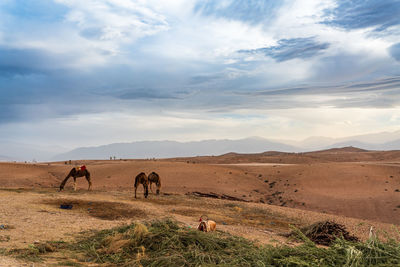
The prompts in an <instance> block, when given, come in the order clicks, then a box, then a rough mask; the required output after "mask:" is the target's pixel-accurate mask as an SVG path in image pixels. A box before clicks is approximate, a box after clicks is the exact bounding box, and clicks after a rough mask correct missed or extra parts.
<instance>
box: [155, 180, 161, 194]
mask: <svg viewBox="0 0 400 267" xmlns="http://www.w3.org/2000/svg"><path fill="white" fill-rule="evenodd" d="M156 185H157V190H156V192H157V195H159V194H160V188H161V183H157V184H156Z"/></svg>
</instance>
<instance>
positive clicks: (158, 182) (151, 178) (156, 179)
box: [147, 172, 161, 195]
mask: <svg viewBox="0 0 400 267" xmlns="http://www.w3.org/2000/svg"><path fill="white" fill-rule="evenodd" d="M147 178H148V179H149V184H150V190H151V192H152V193H153V194H154V192H153V188H152V187H151V186H152V185H153V183H155V184H156V186H157V190H156V192H157V195H159V194H160V188H161V180H160V176H159V175H158V174H157V173H155V172H152V173H150V174H149V176H148V177H147Z"/></svg>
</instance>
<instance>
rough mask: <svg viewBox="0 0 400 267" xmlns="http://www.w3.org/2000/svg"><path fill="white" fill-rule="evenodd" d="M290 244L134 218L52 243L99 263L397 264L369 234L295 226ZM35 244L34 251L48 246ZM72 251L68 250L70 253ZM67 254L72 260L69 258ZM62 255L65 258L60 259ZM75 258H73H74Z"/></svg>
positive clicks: (398, 248) (391, 246)
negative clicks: (315, 235) (325, 239)
mask: <svg viewBox="0 0 400 267" xmlns="http://www.w3.org/2000/svg"><path fill="white" fill-rule="evenodd" d="M297 233H298V238H300V239H301V240H302V241H303V242H304V243H303V244H302V245H299V246H296V247H289V246H285V245H284V246H276V247H275V246H272V245H267V246H261V245H258V244H255V243H253V242H251V241H249V240H246V239H244V238H241V237H236V236H232V235H230V234H227V233H223V232H213V233H203V232H200V231H197V230H194V229H191V228H189V227H187V226H184V225H180V224H178V223H177V222H174V221H172V220H162V221H153V222H151V223H146V224H141V223H134V224H131V225H127V226H123V227H117V228H113V229H109V230H103V231H99V232H95V233H92V234H90V235H89V236H88V235H87V234H86V235H85V236H82V237H81V239H80V240H79V241H78V242H76V243H73V244H68V245H63V246H59V247H57V246H54V245H53V243H52V244H51V245H52V247H53V248H54V247H55V249H60V250H64V251H65V252H68V253H64V254H65V255H66V254H68V255H75V256H74V257H75V258H74V259H71V261H70V262H71V263H74V264H76V265H78V264H79V263H80V264H82V265H85V264H89V263H90V264H93V263H96V264H104V265H105V266H215V265H219V266H399V265H400V243H399V241H398V240H393V239H389V240H387V241H385V242H383V241H380V240H379V239H377V238H375V239H371V240H369V241H367V242H352V241H345V240H343V239H336V240H335V241H334V242H333V243H332V244H331V245H330V246H329V247H319V246H316V244H315V243H314V242H312V241H311V240H310V239H308V238H307V237H306V236H305V235H304V234H302V233H301V231H299V230H298V231H297ZM42 247H44V249H43V248H42V249H40V248H38V247H35V248H34V249H33V248H31V249H32V250H33V251H35V253H36V255H44V254H43V253H46V252H47V251H48V249H47V248H46V244H45V245H43V246H42ZM70 252H73V253H70ZM72 260H73V261H72ZM64 261H65V259H64ZM76 261H78V262H76Z"/></svg>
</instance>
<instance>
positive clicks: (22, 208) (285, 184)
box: [0, 147, 400, 266]
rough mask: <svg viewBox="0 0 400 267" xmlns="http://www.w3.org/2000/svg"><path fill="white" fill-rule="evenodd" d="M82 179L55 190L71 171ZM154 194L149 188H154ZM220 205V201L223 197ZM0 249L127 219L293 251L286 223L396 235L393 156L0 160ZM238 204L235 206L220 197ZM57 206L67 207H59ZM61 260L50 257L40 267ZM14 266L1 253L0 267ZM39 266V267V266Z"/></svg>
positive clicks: (399, 211)
mask: <svg viewBox="0 0 400 267" xmlns="http://www.w3.org/2000/svg"><path fill="white" fill-rule="evenodd" d="M80 165H86V166H87V168H88V170H89V171H90V172H91V177H92V182H93V188H92V189H93V190H92V191H90V192H88V191H87V181H86V180H85V178H78V179H77V185H78V190H77V191H76V192H74V191H73V189H72V184H73V183H72V182H73V181H72V178H71V179H70V180H69V181H68V183H67V186H66V188H65V190H64V191H63V192H58V187H59V185H60V183H61V181H62V180H63V179H64V177H65V175H66V174H67V173H68V171H69V170H70V169H71V168H72V167H74V166H80ZM142 171H143V172H145V173H146V174H149V173H150V172H151V171H155V172H157V173H158V174H159V175H160V177H161V181H162V188H161V194H160V195H155V194H152V193H151V192H150V195H149V197H148V199H144V196H143V188H142V187H139V189H138V198H137V199H135V198H134V187H133V183H134V177H135V176H136V175H137V174H138V173H139V172H142ZM154 191H155V190H154ZM202 194H204V195H210V196H215V197H219V198H223V199H217V198H212V197H201V195H202ZM224 198H225V199H224ZM0 199H1V202H0V224H1V225H4V226H7V227H6V229H0V248H3V249H4V248H24V247H27V246H29V244H34V243H35V242H43V241H49V240H52V241H57V240H63V241H71V240H74V239H75V238H76V236H77V235H78V234H79V233H81V232H82V231H87V230H99V229H106V228H111V227H113V226H119V225H123V224H127V223H130V222H132V221H149V220H153V219H161V218H165V217H172V218H174V219H175V220H177V221H179V222H181V223H183V224H185V225H187V226H188V227H192V228H193V227H196V226H197V224H198V219H199V217H200V216H201V215H203V214H206V215H207V216H208V217H209V218H212V219H214V220H215V221H216V222H217V229H219V230H222V231H227V232H229V233H232V234H235V235H240V236H244V237H246V238H249V239H252V240H257V241H258V242H261V243H269V244H282V243H285V244H292V242H293V241H291V240H288V239H287V238H286V237H284V236H283V234H284V233H287V232H289V231H290V228H289V225H290V224H292V225H295V226H298V227H300V226H304V225H308V224H310V223H313V222H317V221H321V220H328V219H329V220H334V221H336V222H338V223H341V224H344V225H345V226H346V227H347V229H348V230H349V231H350V232H351V233H352V234H354V235H356V236H358V237H359V238H361V239H366V238H367V237H368V235H369V230H370V227H371V226H373V229H374V230H375V231H378V232H379V231H385V232H389V233H396V232H397V229H398V228H399V227H398V226H399V224H400V151H364V150H360V149H357V148H352V147H348V148H341V149H331V150H326V151H318V152H309V153H281V152H266V153H261V154H235V153H230V154H226V155H222V156H213V157H194V158H174V159H156V160H154V159H152V160H109V161H106V160H103V161H100V160H86V161H72V162H71V164H70V163H69V162H50V163H35V164H31V163H7V162H4V163H0ZM229 199H237V200H229ZM63 203H70V204H72V205H73V208H72V209H71V210H64V209H60V208H59V207H60V205H61V204H63ZM63 257H66V256H65V255H60V254H57V253H53V254H51V255H50V256H47V258H46V261H45V263H43V264H44V265H46V264H47V265H48V264H51V263H55V262H59V261H60V260H62V258H63ZM16 264H21V265H23V264H24V263H23V262H19V261H17V260H15V259H12V258H9V257H7V256H0V265H1V266H7V265H9V266H14V265H16ZM39 266H40V265H39Z"/></svg>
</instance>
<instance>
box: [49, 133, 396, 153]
mask: <svg viewBox="0 0 400 267" xmlns="http://www.w3.org/2000/svg"><path fill="white" fill-rule="evenodd" d="M349 146H353V147H358V148H361V149H367V150H400V131H397V132H394V133H378V134H368V135H360V136H353V137H346V138H337V139H335V138H327V137H310V138H307V139H305V140H303V141H298V142H296V141H287V140H269V139H264V138H260V137H249V138H245V139H239V140H204V141H197V142H176V141H143V142H132V143H115V144H109V145H103V146H97V147H81V148H77V149H74V150H72V151H69V152H67V153H63V154H59V155H57V156H55V157H54V158H53V160H68V159H108V158H110V157H114V156H115V157H116V158H137V159H140V158H172V157H190V156H205V155H222V154H225V153H229V152H236V153H260V152H265V151H282V152H307V151H315V150H324V149H330V148H338V147H349Z"/></svg>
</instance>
